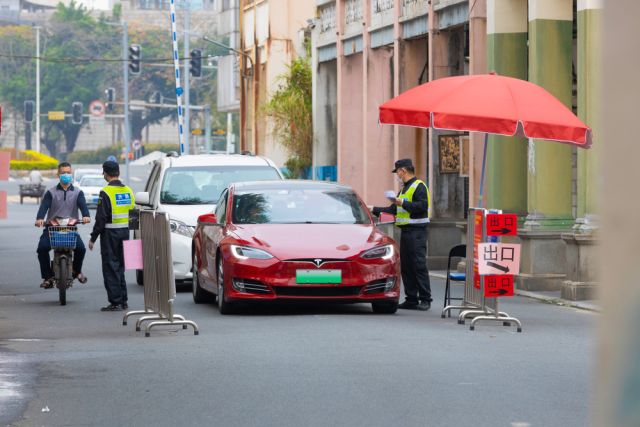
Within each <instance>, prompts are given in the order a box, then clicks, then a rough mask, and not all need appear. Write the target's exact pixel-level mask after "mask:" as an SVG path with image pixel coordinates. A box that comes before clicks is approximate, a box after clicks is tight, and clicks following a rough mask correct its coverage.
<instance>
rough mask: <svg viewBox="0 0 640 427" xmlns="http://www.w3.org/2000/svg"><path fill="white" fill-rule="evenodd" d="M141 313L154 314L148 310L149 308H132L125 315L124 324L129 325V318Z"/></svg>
mask: <svg viewBox="0 0 640 427" xmlns="http://www.w3.org/2000/svg"><path fill="white" fill-rule="evenodd" d="M140 314H154V313H153V312H152V311H148V310H132V311H127V312H126V313H125V315H124V317H123V318H122V326H127V320H128V319H129V317H130V316H138V315H140Z"/></svg>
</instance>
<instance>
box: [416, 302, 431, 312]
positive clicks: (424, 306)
mask: <svg viewBox="0 0 640 427" xmlns="http://www.w3.org/2000/svg"><path fill="white" fill-rule="evenodd" d="M430 308H431V303H430V302H429V301H422V302H421V303H420V304H418V308H417V309H418V310H420V311H427V310H429V309H430Z"/></svg>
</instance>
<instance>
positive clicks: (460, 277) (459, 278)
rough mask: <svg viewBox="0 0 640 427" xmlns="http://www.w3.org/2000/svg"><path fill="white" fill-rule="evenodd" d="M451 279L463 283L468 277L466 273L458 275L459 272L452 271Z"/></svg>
mask: <svg viewBox="0 0 640 427" xmlns="http://www.w3.org/2000/svg"><path fill="white" fill-rule="evenodd" d="M449 278H450V279H451V280H454V281H457V282H462V281H464V280H465V279H466V278H467V275H466V274H465V273H458V272H454V271H452V272H451V273H449Z"/></svg>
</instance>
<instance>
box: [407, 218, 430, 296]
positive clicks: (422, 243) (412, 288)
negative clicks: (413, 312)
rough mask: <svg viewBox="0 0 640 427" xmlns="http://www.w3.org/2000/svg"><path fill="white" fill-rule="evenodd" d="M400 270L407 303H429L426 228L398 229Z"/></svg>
mask: <svg viewBox="0 0 640 427" xmlns="http://www.w3.org/2000/svg"><path fill="white" fill-rule="evenodd" d="M400 229H401V230H402V231H401V235H400V268H401V270H402V283H403V285H404V293H405V295H406V298H407V301H408V302H410V303H417V302H418V301H422V302H426V301H429V302H431V284H430V282H429V270H427V229H426V227H408V226H404V227H401V228H400Z"/></svg>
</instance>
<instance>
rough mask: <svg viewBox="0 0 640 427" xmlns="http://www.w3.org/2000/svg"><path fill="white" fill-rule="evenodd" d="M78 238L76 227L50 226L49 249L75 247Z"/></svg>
mask: <svg viewBox="0 0 640 427" xmlns="http://www.w3.org/2000/svg"><path fill="white" fill-rule="evenodd" d="M77 239H78V227H75V226H71V227H69V226H67V227H62V226H57V225H56V226H53V225H52V226H50V227H49V242H50V243H51V249H75V247H76V240H77Z"/></svg>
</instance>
